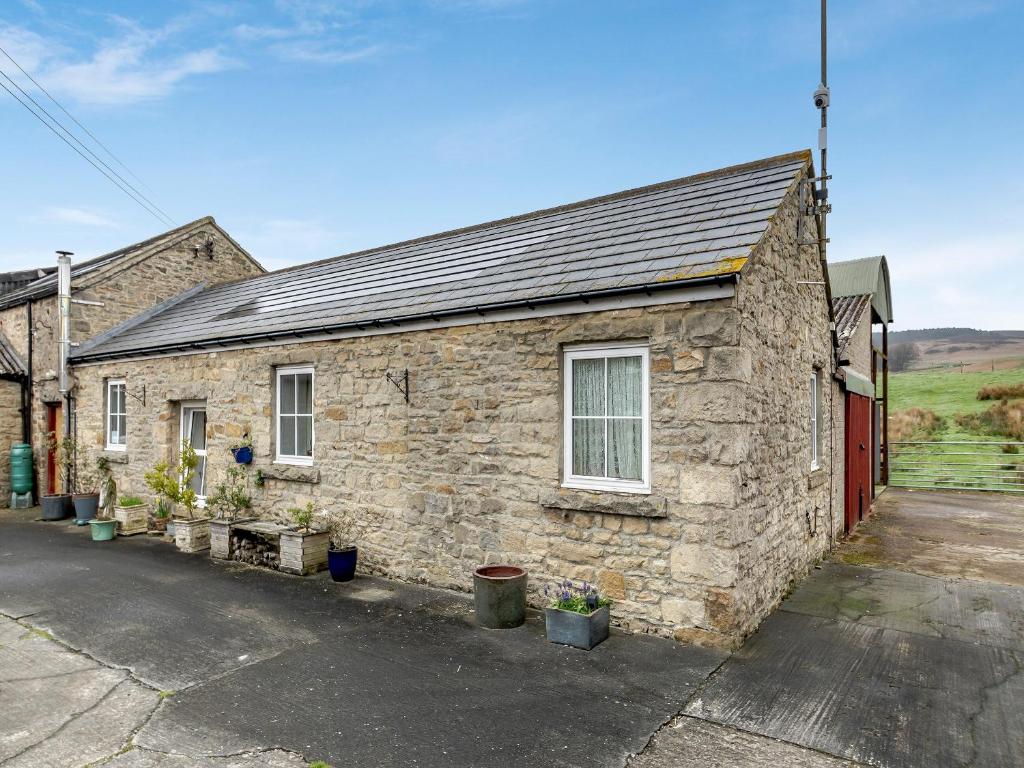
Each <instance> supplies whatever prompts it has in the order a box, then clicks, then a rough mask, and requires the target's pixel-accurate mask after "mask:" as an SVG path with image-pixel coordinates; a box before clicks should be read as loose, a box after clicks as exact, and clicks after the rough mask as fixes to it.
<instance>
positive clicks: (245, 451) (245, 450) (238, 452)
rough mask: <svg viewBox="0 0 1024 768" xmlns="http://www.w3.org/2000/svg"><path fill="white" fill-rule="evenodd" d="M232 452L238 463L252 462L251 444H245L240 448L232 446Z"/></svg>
mask: <svg viewBox="0 0 1024 768" xmlns="http://www.w3.org/2000/svg"><path fill="white" fill-rule="evenodd" d="M231 453H232V455H233V456H234V457H235V461H236V462H237V463H238V464H252V446H251V445H243V446H241V447H239V448H232V449H231Z"/></svg>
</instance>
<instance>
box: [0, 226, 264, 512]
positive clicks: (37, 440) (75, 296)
mask: <svg viewBox="0 0 1024 768" xmlns="http://www.w3.org/2000/svg"><path fill="white" fill-rule="evenodd" d="M263 272H264V270H263V268H262V267H261V266H260V265H259V264H258V263H257V262H256V261H255V260H254V259H253V258H252V257H251V256H250V255H249V254H248V253H246V251H245V249H243V248H242V247H241V246H240V245H239V244H238V243H236V242H235V241H234V240H233V239H232V238H231V237H230V236H229V235H228V234H227V233H226V232H225V231H224V230H223V229H221V228H220V227H219V226H218V225H217V223H216V222H215V221H214V220H213V217H211V216H207V217H205V218H202V219H198V220H197V221H193V222H190V223H189V224H185V225H183V226H181V227H177V228H175V229H172V230H170V231H168V232H164V233H162V234H160V235H157V236H156V237H153V238H150V239H148V240H145V241H143V242H141V243H135V244H134V245H129V246H127V247H126V248H121V249H119V250H116V251H113V252H111V253H108V254H105V255H103V256H98V257H96V258H94V259H89V260H87V261H82V262H80V263H78V264H75V265H74V266H73V267H72V271H71V295H72V300H73V302H74V303H73V304H72V310H71V318H72V324H71V338H72V340H73V341H77V342H81V341H84V340H85V339H88V338H90V337H93V336H96V335H98V334H101V333H103V332H104V331H107V330H109V329H110V328H112V327H114V326H115V325H118V324H120V323H122V322H124V321H125V320H127V319H128V318H132V317H135V316H137V315H138V314H139V313H140V312H143V311H145V310H149V309H151V308H152V307H154V306H156V305H158V304H160V303H161V302H163V301H165V300H166V299H169V298H171V297H173V296H176V295H178V294H180V293H181V292H182V291H183V290H185V289H190V288H194V287H195V286H197V285H214V284H217V283H222V282H225V281H227V280H237V279H239V278H243V277H251V276H254V275H259V274H263ZM0 289H2V292H0V454H2V458H0V498H2V499H4V503H6V500H7V497H8V495H9V494H10V472H9V467H8V463H9V455H10V446H11V444H12V443H16V442H27V443H30V444H31V445H32V446H33V448H34V454H35V469H36V484H35V486H36V489H37V491H38V493H49V492H53V491H55V490H59V489H58V488H57V487H56V486H57V485H59V477H58V476H57V475H58V473H57V472H56V468H55V466H54V461H53V456H52V454H51V453H50V452H49V451H48V450H47V448H46V443H47V435H48V434H49V433H50V432H57V433H60V431H61V428H62V424H63V421H64V419H63V417H62V416H63V408H64V407H65V403H64V402H63V400H62V398H61V395H60V393H59V391H58V388H57V368H58V366H59V356H58V350H57V342H58V338H57V275H56V268H55V267H46V268H41V269H35V270H23V271H21V272H14V273H6V274H4V275H0ZM79 302H88V303H79ZM30 382H31V383H30Z"/></svg>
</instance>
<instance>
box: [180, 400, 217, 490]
mask: <svg viewBox="0 0 1024 768" xmlns="http://www.w3.org/2000/svg"><path fill="white" fill-rule="evenodd" d="M196 411H202V412H203V413H204V414H206V417H207V422H206V428H207V435H206V440H204V441H203V442H205V443H206V448H204V449H203V450H199V449H198V448H196V447H195V446H194V445H193V446H192V448H193V449H194V450H195V452H196V455H197V456H202V457H203V458H204V459H205V460H206V466H205V469H204V470H203V485H202V488H200V490H201V491H202V493H197V494H196V503H197V505H198V506H199V507H205V506H206V475H207V474H208V473H209V470H210V452H209V447H210V443H209V439H210V436H209V428H210V422H209V412H208V411H207V409H206V401H205V400H182V401H181V402H180V403H179V408H178V450H181V444H182V443H183V442H184V441H185V440H186V439H188V438H189V437H190V436H191V435H192V415H193V414H194V413H195V412H196ZM186 414H187V424H188V427H187V428H186V426H185V425H186ZM190 444H191V441H190ZM182 479H184V478H179V485H181V483H180V480H182Z"/></svg>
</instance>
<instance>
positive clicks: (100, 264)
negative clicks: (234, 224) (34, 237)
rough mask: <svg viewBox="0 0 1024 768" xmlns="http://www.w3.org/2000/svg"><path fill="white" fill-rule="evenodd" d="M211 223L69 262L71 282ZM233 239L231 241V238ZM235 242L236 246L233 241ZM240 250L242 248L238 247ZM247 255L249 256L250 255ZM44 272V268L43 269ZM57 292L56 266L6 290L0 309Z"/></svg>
mask: <svg viewBox="0 0 1024 768" xmlns="http://www.w3.org/2000/svg"><path fill="white" fill-rule="evenodd" d="M206 224H212V225H213V226H215V227H217V222H216V221H214V219H213V217H212V216H204V217H203V218H201V219H196V220H195V221H190V222H189V223H188V224H182V225H181V226H180V227H175V228H174V229H170V230H168V231H167V232H161V233H160V234H159V235H156V236H154V237H151V238H149V239H148V240H143V241H142V242H139V243H133V244H132V245H129V246H125V247H124V248H119V249H117V250H116V251H111V252H110V253H105V254H103V255H102V256H97V257H95V258H92V259H88V260H86V261H80V262H77V263H72V265H71V280H72V282H73V283H74V282H75V281H76V280H78V279H81V278H83V277H87V276H90V275H93V274H94V273H95V274H99V272H100V271H101V270H102V269H103V268H105V267H110V268H111V270H115V271H116V270H119V269H120V268H121V266H122V265H124V266H127V265H129V264H131V263H134V262H135V260H136V259H141V258H145V257H146V256H147V255H149V254H152V253H155V252H157V251H160V250H162V249H163V248H166V247H168V246H170V245H173V244H174V243H175V242H177V241H179V240H181V239H183V238H186V237H189V236H190V235H191V234H192V232H193V230H197V229H200V228H201V227H202V226H203V225H206ZM217 228H218V229H219V230H220V232H222V233H223V234H224V236H225V237H228V238H229V239H230V236H229V235H228V234H227V233H226V232H224V230H222V229H220V227H217ZM232 242H234V241H232ZM235 245H238V244H237V243H235ZM238 248H239V250H241V251H242V253H245V250H244V249H243V248H242V247H241V246H238ZM250 258H252V257H251V256H250ZM43 271H47V270H46V269H44V270H43ZM56 293H57V273H56V268H52V269H49V270H48V273H47V274H45V275H44V276H43V277H40V278H39V279H37V280H33V281H32V282H30V283H28V284H27V285H24V286H23V287H21V288H18V289H16V290H13V291H10V292H9V293H3V294H0V309H7V308H8V307H13V306H17V305H18V304H23V303H24V302H26V301H34V300H36V299H42V298H45V297H47V296H53V295H54V294H56Z"/></svg>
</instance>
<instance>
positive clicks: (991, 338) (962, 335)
mask: <svg viewBox="0 0 1024 768" xmlns="http://www.w3.org/2000/svg"><path fill="white" fill-rule="evenodd" d="M875 337H876V339H877V340H878V341H881V335H880V334H875ZM1019 340H1024V331H979V330H978V329H977V328H920V329H918V330H915V331H892V332H891V333H890V334H889V343H890V344H900V343H902V342H915V341H950V342H951V341H968V342H979V343H989V344H1000V343H1003V342H1011V343H1012V342H1014V341H1019Z"/></svg>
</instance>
